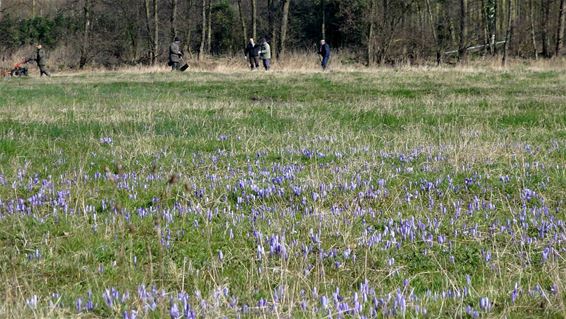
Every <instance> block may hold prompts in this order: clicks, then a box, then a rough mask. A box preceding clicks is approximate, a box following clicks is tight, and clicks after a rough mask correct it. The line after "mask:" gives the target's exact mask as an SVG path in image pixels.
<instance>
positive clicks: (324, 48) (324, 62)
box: [318, 40, 330, 70]
mask: <svg viewBox="0 0 566 319" xmlns="http://www.w3.org/2000/svg"><path fill="white" fill-rule="evenodd" d="M318 54H319V55H320V57H321V61H320V66H321V67H322V69H323V70H326V67H327V66H328V61H329V60H330V46H329V45H328V43H326V41H325V40H320V48H319V49H318Z"/></svg>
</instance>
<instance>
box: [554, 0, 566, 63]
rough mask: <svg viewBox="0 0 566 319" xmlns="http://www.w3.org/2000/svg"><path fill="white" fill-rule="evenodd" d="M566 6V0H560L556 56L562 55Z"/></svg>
mask: <svg viewBox="0 0 566 319" xmlns="http://www.w3.org/2000/svg"><path fill="white" fill-rule="evenodd" d="M565 6H566V0H560V9H559V13H558V30H557V32H556V53H555V55H556V57H557V58H558V57H560V54H561V51H562V46H563V44H564V43H563V41H564V19H565V18H564V16H565V14H566V12H564V10H565V9H566V8H565Z"/></svg>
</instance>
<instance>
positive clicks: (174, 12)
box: [171, 0, 177, 39]
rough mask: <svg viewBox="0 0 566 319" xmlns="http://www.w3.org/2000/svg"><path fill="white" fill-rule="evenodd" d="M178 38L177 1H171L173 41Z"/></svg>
mask: <svg viewBox="0 0 566 319" xmlns="http://www.w3.org/2000/svg"><path fill="white" fill-rule="evenodd" d="M176 36H177V0H171V39H174V38H175V37H176Z"/></svg>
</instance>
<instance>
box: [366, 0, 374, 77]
mask: <svg viewBox="0 0 566 319" xmlns="http://www.w3.org/2000/svg"><path fill="white" fill-rule="evenodd" d="M368 9H369V10H368V20H369V23H368V35H367V43H366V55H367V66H371V65H372V64H373V62H374V57H375V53H374V49H375V28H376V26H375V23H376V21H375V20H376V18H377V0H369V8H368Z"/></svg>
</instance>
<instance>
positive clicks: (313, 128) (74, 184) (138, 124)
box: [0, 69, 566, 318]
mask: <svg viewBox="0 0 566 319" xmlns="http://www.w3.org/2000/svg"><path fill="white" fill-rule="evenodd" d="M564 74H565V73H564V72H562V71H540V72H537V71H529V70H520V69H516V70H509V71H493V70H476V71H462V70H459V69H453V70H446V69H438V70H427V71H425V70H379V71H376V72H350V73H348V72H331V73H324V74H322V73H316V74H314V73H293V72H289V73H270V74H264V73H234V74H221V73H184V74H169V73H139V74H137V73H119V72H115V73H112V72H108V73H93V74H79V75H60V76H55V77H53V78H50V79H39V78H28V79H6V80H3V81H0V92H1V95H0V177H1V178H0V248H1V249H2V251H1V254H0V274H1V279H2V282H3V284H2V285H0V292H1V293H2V295H3V296H4V300H3V302H2V303H0V317H22V318H28V317H72V316H77V315H78V312H77V310H76V309H75V303H76V302H77V299H78V298H82V302H83V309H82V313H83V315H84V316H87V317H91V316H92V317H108V316H109V317H121V316H122V315H123V312H124V311H128V312H130V311H132V310H135V311H138V317H149V318H161V317H166V316H169V311H170V307H171V300H172V298H173V300H174V301H175V302H176V303H177V304H178V306H179V307H182V302H181V301H179V300H178V295H177V293H178V292H180V291H186V292H187V293H188V294H189V295H190V299H189V303H190V305H191V307H192V309H193V310H194V312H195V314H197V315H199V316H203V317H220V316H228V317H235V316H237V315H242V316H244V317H257V316H260V315H265V316H267V317H275V316H281V317H326V316H329V315H331V316H333V317H336V316H337V315H338V312H339V311H340V309H339V308H340V307H344V304H343V305H339V304H335V303H334V301H333V296H332V293H333V292H335V291H336V289H339V290H340V295H341V298H342V302H346V303H348V306H349V307H353V305H354V293H355V292H357V293H358V298H362V291H361V290H360V285H362V284H363V283H364V282H365V281H366V280H367V282H368V283H369V285H370V286H371V288H372V289H373V290H372V291H371V292H370V296H369V297H368V298H369V299H368V302H367V303H364V306H363V311H362V314H364V315H366V316H373V315H374V313H373V312H372V308H374V307H375V305H374V304H373V297H375V298H376V300H379V299H383V300H382V301H379V302H378V303H379V306H378V307H377V308H376V309H377V310H376V311H377V313H378V316H389V315H393V316H398V317H403V316H407V317H422V316H424V315H423V313H422V309H423V308H425V309H426V311H427V314H428V315H427V316H430V317H446V318H453V317H467V316H470V315H469V314H468V310H467V308H468V307H470V309H471V311H478V313H479V314H481V315H483V316H487V317H500V316H506V317H510V318H522V317H524V316H527V317H533V318H534V317H555V318H559V317H562V316H564V315H565V314H566V306H565V304H566V293H565V291H566V284H565V283H564V280H563V279H562V278H565V277H566V263H565V262H564V259H563V255H564V249H566V246H564V241H563V238H564V237H563V236H565V235H566V227H565V226H564V225H565V215H564V210H565V208H566V207H565V202H564V198H566V169H565V167H566V166H565V165H566V151H565V150H566V143H565V141H566V90H564V87H566V75H564ZM106 137H110V138H112V143H110V144H105V143H103V142H102V141H101V138H106ZM172 176H175V178H172ZM380 179H383V180H384V185H380V183H381V182H380ZM427 183H429V184H427ZM427 185H428V186H427ZM427 187H429V188H428V189H427ZM299 189H300V194H299V195H297V194H295V192H296V191H298V190H299ZM527 189H528V190H532V191H534V192H535V193H536V195H533V197H532V198H529V199H526V198H525V197H524V194H525V192H526V191H527ZM314 193H316V194H314ZM360 193H361V194H360ZM316 196H318V198H315V197H316ZM37 198H39V200H38V201H36V199H37ZM18 202H19V203H20V204H22V203H23V204H25V206H26V208H25V209H20V210H18V209H17V208H16V206H17V204H18ZM18 207H20V206H18ZM402 225H405V226H407V225H409V226H407V227H408V228H403V227H405V226H403V227H401V226H402ZM392 230H393V233H392ZM404 232H408V233H404ZM260 233H261V234H262V235H261V236H262V237H261V238H262V239H261V240H259V239H257V238H256V237H257V236H259V235H258V234H260ZM272 236H278V238H279V239H280V240H281V241H284V244H283V246H284V247H285V249H286V251H287V254H288V255H287V258H283V257H282V256H280V255H277V254H275V255H270V253H269V249H270V248H269V241H270V238H271V239H272V240H274V239H273V238H275V237H272ZM317 237H319V240H317V239H315V238H317ZM283 238H284V239H283ZM258 245H262V246H263V247H264V249H265V252H266V253H265V255H263V257H262V258H259V257H258V252H257V250H258ZM545 248H546V249H550V250H551V251H553V252H554V254H553V255H552V254H551V255H550V257H549V258H548V259H547V260H546V261H543V260H542V252H543V251H544V249H545ZM305 249H307V250H308V253H305ZM36 250H37V251H38V252H39V253H40V255H41V256H40V257H39V258H35V257H33V255H34V254H35V252H36ZM219 251H222V253H223V256H224V258H223V260H220V259H219V257H218V254H219ZM487 254H491V258H488V257H487ZM354 255H355V257H353V256H354ZM28 256H32V257H31V258H28ZM134 260H135V262H134ZM467 276H469V279H470V283H468V282H467V279H466V278H467ZM140 285H145V286H147V287H150V288H151V287H152V286H155V287H156V289H163V291H164V292H165V295H164V296H161V295H160V296H157V295H155V296H154V297H155V298H156V299H155V301H156V307H157V308H156V309H155V310H154V311H147V309H146V308H147V306H145V308H144V305H145V304H146V303H148V304H150V303H151V302H150V301H148V300H144V299H143V298H140V297H139V296H138V293H137V291H138V287H139V286H140ZM539 286H540V287H541V288H540V289H538V288H537V287H539ZM515 287H517V289H518V292H519V294H518V297H517V299H516V300H515V302H514V303H513V302H512V300H511V294H512V292H513V290H514V289H515ZM110 288H115V289H117V290H118V291H119V292H120V293H124V292H126V291H128V293H129V294H130V298H129V299H127V300H126V299H125V300H124V301H123V302H119V301H117V300H114V303H113V306H112V307H110V306H108V305H106V304H105V301H104V298H103V293H104V292H105V289H110ZM225 288H226V289H227V292H226V291H224V289H225ZM281 289H283V290H284V291H285V293H284V294H281V295H278V293H277V291H280V290H281ZM89 291H90V292H92V300H93V302H94V303H95V304H96V306H95V307H94V309H92V310H91V311H86V310H85V309H84V305H85V304H86V302H87V300H88V299H89V297H88V292H89ZM464 291H465V292H464ZM197 292H198V293H197ZM53 294H58V295H57V297H53V296H52V295H53ZM34 295H36V296H38V298H39V303H38V304H37V305H36V306H31V305H26V300H28V299H30V298H32V296H34ZM59 295H60V298H58V296H59ZM323 295H325V296H327V297H328V298H329V300H330V302H329V308H328V309H324V308H323V306H322V304H321V298H322V296H323ZM447 295H448V296H449V297H446V296H447ZM399 296H403V298H404V300H405V303H406V309H405V308H402V307H401V306H400V304H399V303H398V301H395V300H396V298H399ZM443 296H444V297H443ZM485 297H487V298H489V300H490V301H489V306H490V307H489V309H481V307H480V299H481V298H485ZM262 298H263V299H264V300H265V301H266V303H267V306H266V307H263V308H262V307H258V302H259V301H260V300H261V299H262ZM50 302H51V303H52V304H50ZM302 305H304V306H306V309H303V308H302ZM393 310H395V312H392V311H393ZM349 315H351V316H354V317H355V316H356V315H357V314H354V312H351V313H349Z"/></svg>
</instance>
